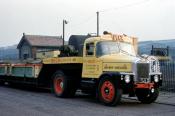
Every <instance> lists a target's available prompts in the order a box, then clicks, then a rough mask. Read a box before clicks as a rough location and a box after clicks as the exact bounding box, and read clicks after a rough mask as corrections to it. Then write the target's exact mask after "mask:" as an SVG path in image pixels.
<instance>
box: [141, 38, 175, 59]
mask: <svg viewBox="0 0 175 116" xmlns="http://www.w3.org/2000/svg"><path fill="white" fill-rule="evenodd" d="M152 45H154V47H159V48H166V47H167V46H169V54H170V56H171V57H172V58H173V59H175V52H174V51H175V39H169V40H158V41H143V42H139V45H138V47H139V54H150V53H151V48H152Z"/></svg>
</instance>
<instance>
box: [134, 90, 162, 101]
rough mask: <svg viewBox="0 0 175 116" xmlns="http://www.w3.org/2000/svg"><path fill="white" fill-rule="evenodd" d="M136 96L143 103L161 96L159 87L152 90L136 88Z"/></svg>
mask: <svg viewBox="0 0 175 116" xmlns="http://www.w3.org/2000/svg"><path fill="white" fill-rule="evenodd" d="M136 96H137V98H138V100H139V101H140V102H141V103H145V104H150V103H153V102H154V101H156V99H157V97H158V96H159V89H158V88H154V89H151V90H147V89H146V90H143V89H140V90H136Z"/></svg>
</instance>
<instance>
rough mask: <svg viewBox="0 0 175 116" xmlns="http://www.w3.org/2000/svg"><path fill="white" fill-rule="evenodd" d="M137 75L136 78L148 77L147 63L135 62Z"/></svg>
mask: <svg viewBox="0 0 175 116" xmlns="http://www.w3.org/2000/svg"><path fill="white" fill-rule="evenodd" d="M137 75H138V78H148V77H149V63H138V64H137Z"/></svg>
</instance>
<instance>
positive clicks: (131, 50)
mask: <svg viewBox="0 0 175 116" xmlns="http://www.w3.org/2000/svg"><path fill="white" fill-rule="evenodd" d="M120 49H121V51H123V52H126V53H128V54H130V55H133V56H135V55H136V53H135V50H134V47H133V46H132V45H131V44H129V43H125V42H120Z"/></svg>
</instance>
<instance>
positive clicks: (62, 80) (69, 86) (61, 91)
mask: <svg viewBox="0 0 175 116" xmlns="http://www.w3.org/2000/svg"><path fill="white" fill-rule="evenodd" d="M52 89H53V92H54V93H55V95H56V96H57V97H73V96H74V95H75V92H76V86H75V80H73V79H71V78H69V77H67V76H66V75H65V74H64V73H63V72H62V71H57V72H56V73H55V74H54V76H53V86H52Z"/></svg>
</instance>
